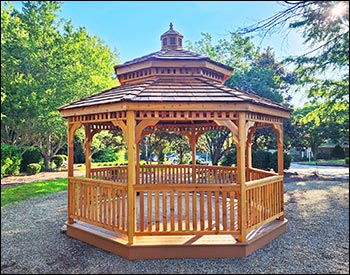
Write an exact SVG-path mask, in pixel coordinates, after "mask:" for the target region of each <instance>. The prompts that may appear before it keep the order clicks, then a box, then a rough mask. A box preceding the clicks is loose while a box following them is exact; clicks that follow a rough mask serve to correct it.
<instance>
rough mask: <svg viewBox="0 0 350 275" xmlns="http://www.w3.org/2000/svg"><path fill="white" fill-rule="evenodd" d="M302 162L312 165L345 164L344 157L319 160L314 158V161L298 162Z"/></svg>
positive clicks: (302, 162) (301, 162)
mask: <svg viewBox="0 0 350 275" xmlns="http://www.w3.org/2000/svg"><path fill="white" fill-rule="evenodd" d="M298 163H300V164H311V165H317V164H328V163H329V164H332V163H334V164H345V160H344V159H330V160H323V159H319V160H312V161H300V162H298Z"/></svg>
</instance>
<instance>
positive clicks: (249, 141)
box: [246, 127, 256, 181]
mask: <svg viewBox="0 0 350 275" xmlns="http://www.w3.org/2000/svg"><path fill="white" fill-rule="evenodd" d="M255 130H256V128H255V127H253V128H250V129H249V130H248V135H247V143H246V165H247V169H248V172H247V174H246V181H250V180H251V178H250V174H249V169H251V168H252V167H253V162H252V142H253V135H254V132H255Z"/></svg>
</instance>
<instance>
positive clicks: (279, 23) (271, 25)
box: [238, 1, 349, 124]
mask: <svg viewBox="0 0 350 275" xmlns="http://www.w3.org/2000/svg"><path fill="white" fill-rule="evenodd" d="M283 5H284V7H285V9H283V10H282V11H280V12H278V13H277V14H275V15H273V16H272V17H270V18H267V19H265V20H263V21H261V22H258V23H257V24H254V25H252V26H249V27H246V28H243V29H241V30H240V31H239V32H238V33H240V34H251V33H254V32H257V33H259V34H262V35H263V36H264V37H265V36H266V35H267V34H271V33H274V32H277V31H284V30H285V29H286V28H287V29H289V30H295V31H297V32H299V33H301V34H302V37H303V38H304V44H305V45H306V46H308V47H309V48H310V51H308V52H306V53H305V54H303V55H301V56H297V57H289V58H288V59H287V60H286V62H292V63H294V64H295V65H296V66H297V67H296V68H297V69H296V72H297V73H298V76H299V77H298V84H299V87H301V88H302V89H306V91H307V95H308V97H309V98H310V100H311V103H312V104H314V106H315V108H314V109H313V110H312V111H311V112H309V113H308V114H307V115H306V117H305V120H308V121H314V122H315V123H318V124H320V123H321V120H320V119H317V118H319V117H323V118H326V117H327V116H335V117H338V119H339V120H341V121H345V120H346V119H347V117H348V111H349V2H348V1H284V3H283ZM286 33H288V32H286Z"/></svg>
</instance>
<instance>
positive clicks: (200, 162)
mask: <svg viewBox="0 0 350 275" xmlns="http://www.w3.org/2000/svg"><path fill="white" fill-rule="evenodd" d="M188 163H189V164H192V160H190V161H189V162H188ZM196 164H198V165H201V164H202V161H201V160H200V159H196Z"/></svg>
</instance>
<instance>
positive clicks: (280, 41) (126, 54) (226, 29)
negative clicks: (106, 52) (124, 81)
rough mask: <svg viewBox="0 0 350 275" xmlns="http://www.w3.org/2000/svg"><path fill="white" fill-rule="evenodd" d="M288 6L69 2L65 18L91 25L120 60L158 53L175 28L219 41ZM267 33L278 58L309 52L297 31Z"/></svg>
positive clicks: (187, 35) (257, 40)
mask: <svg viewBox="0 0 350 275" xmlns="http://www.w3.org/2000/svg"><path fill="white" fill-rule="evenodd" d="M281 9H283V6H281V4H279V3H278V2H271V1H64V3H63V5H62V13H61V15H62V17H63V18H65V19H71V20H72V22H73V25H74V26H75V27H78V26H85V27H86V28H87V30H88V31H89V33H90V34H92V35H98V36H99V37H101V38H102V40H103V41H105V42H106V44H107V45H109V46H110V47H111V48H115V49H116V50H117V51H118V52H119V54H120V61H121V63H124V62H126V61H128V60H131V59H134V58H136V57H140V56H142V55H145V54H148V53H151V52H154V51H158V50H159V49H160V41H159V38H160V35H161V34H163V33H164V32H165V31H167V30H168V29H169V23H170V22H172V23H173V24H174V29H175V30H177V31H179V32H180V33H181V34H182V35H184V39H185V40H190V41H191V42H195V41H198V40H200V39H201V32H207V33H210V34H211V35H212V36H213V38H214V40H217V39H220V38H229V33H230V31H233V30H234V29H236V28H238V27H243V26H248V25H250V24H252V23H254V22H257V21H259V20H262V19H265V18H267V17H269V16H271V15H273V14H275V13H276V12H278V11H279V10H281ZM285 34H286V33H279V34H274V35H273V36H271V37H267V38H266V39H265V40H264V41H263V43H262V44H259V43H260V41H261V39H260V38H259V37H256V38H255V39H254V42H255V43H256V45H260V46H261V47H263V48H265V47H267V46H271V47H272V48H273V49H275V53H276V57H277V58H278V59H281V58H283V57H286V56H288V55H295V54H300V53H302V52H304V49H303V47H302V44H301V39H300V37H299V36H297V35H296V34H294V33H291V34H290V35H289V36H288V37H286V35H285Z"/></svg>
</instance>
